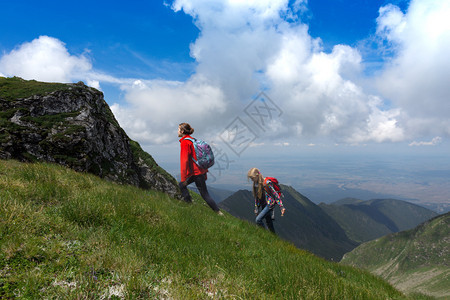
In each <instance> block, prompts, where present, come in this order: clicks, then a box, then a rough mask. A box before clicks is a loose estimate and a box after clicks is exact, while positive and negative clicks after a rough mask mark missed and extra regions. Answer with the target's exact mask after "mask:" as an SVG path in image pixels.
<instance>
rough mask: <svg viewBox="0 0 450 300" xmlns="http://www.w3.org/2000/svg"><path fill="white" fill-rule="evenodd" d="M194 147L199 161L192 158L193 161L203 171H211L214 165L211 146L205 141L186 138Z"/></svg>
mask: <svg viewBox="0 0 450 300" xmlns="http://www.w3.org/2000/svg"><path fill="white" fill-rule="evenodd" d="M186 140H189V141H191V142H192V144H193V145H194V150H195V155H196V156H197V160H195V159H194V157H192V160H193V161H194V162H195V163H196V164H197V165H198V166H199V167H200V168H202V169H206V170H207V169H209V168H211V167H212V166H213V165H214V153H213V151H212V149H211V146H210V145H208V143H206V142H205V141H202V140H197V139H194V138H186Z"/></svg>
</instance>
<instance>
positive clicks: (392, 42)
mask: <svg viewBox="0 0 450 300" xmlns="http://www.w3.org/2000/svg"><path fill="white" fill-rule="evenodd" d="M289 2H291V3H289ZM306 5H307V1H306V0H297V1H295V2H294V3H292V1H288V0H276V1H273V0H254V1H253V0H252V1H238V0H228V1H223V0H210V1H205V0H176V1H174V2H173V4H172V9H173V10H174V11H175V12H177V13H185V14H188V15H190V16H191V17H192V19H193V22H194V23H195V25H196V26H197V27H198V28H199V29H200V34H199V36H198V38H197V39H196V40H195V41H194V42H193V43H192V44H191V45H190V51H191V56H192V57H193V58H194V59H195V61H196V69H195V72H194V74H193V75H192V76H191V77H190V78H189V79H188V80H186V81H184V82H174V81H163V80H148V79H140V80H137V79H131V78H129V79H120V78H114V77H112V76H109V75H107V74H103V73H101V72H96V71H94V70H93V68H92V65H91V62H90V61H89V59H88V58H87V57H86V56H84V55H79V56H75V55H71V54H69V53H68V51H67V49H66V48H65V45H64V43H62V42H61V41H59V40H57V39H54V38H50V37H40V38H38V39H36V40H34V41H32V42H30V43H25V44H23V45H21V46H20V47H18V48H17V49H15V50H13V51H11V53H9V54H6V55H4V56H3V57H2V58H1V59H0V72H1V73H3V74H6V75H8V76H10V75H16V76H21V77H24V78H33V79H38V80H45V81H71V80H75V79H76V80H80V79H83V80H85V81H86V82H87V83H88V84H90V85H91V86H94V87H97V88H100V85H101V83H102V82H110V83H114V84H117V85H120V87H121V89H122V90H123V94H124V98H125V100H126V103H121V104H114V105H112V110H113V112H114V114H115V115H116V117H117V119H118V120H119V123H120V124H121V125H122V126H123V127H124V128H125V130H126V131H127V132H128V133H129V134H130V136H131V137H132V138H134V139H137V140H139V141H140V142H143V143H167V142H168V141H171V140H173V139H174V136H175V135H176V127H177V125H178V123H180V122H190V123H191V124H192V125H193V126H194V127H195V128H196V129H197V132H199V130H198V129H202V130H203V133H204V134H210V135H214V134H215V135H218V134H220V131H221V130H224V129H225V128H226V126H227V125H228V124H229V123H230V122H231V121H232V120H233V119H235V118H236V117H237V116H242V114H243V109H244V108H245V107H246V106H247V104H248V103H249V102H251V101H252V99H253V97H254V95H257V94H258V93H259V91H261V90H264V91H265V92H266V93H267V94H268V95H269V96H270V98H271V99H272V100H273V101H274V102H275V103H276V104H277V106H279V108H280V109H281V110H282V111H283V114H282V116H281V117H280V118H279V119H277V120H274V121H273V122H271V123H270V126H267V128H265V132H264V135H260V136H259V138H261V139H263V137H267V138H276V139H278V140H275V141H274V143H287V144H286V145H288V144H289V145H295V144H296V142H297V141H299V140H302V139H304V138H309V137H313V138H314V137H318V138H324V137H325V138H332V139H334V140H335V141H336V142H339V143H342V142H347V143H352V144H354V143H366V142H385V141H392V142H398V141H404V140H406V139H409V140H413V139H416V138H419V136H429V135H430V134H432V136H435V135H442V136H444V135H450V120H449V119H448V115H449V113H450V106H449V105H450V102H449V101H448V95H450V87H449V86H448V84H447V81H448V79H447V78H449V75H450V74H449V73H450V56H448V53H449V52H450V21H449V20H450V19H449V18H448V17H447V16H448V15H449V14H450V3H449V2H448V1H446V0H435V1H424V0H412V1H411V4H410V7H409V8H408V10H407V11H406V12H402V11H401V10H400V9H399V8H398V7H397V6H394V5H387V6H384V7H382V8H380V15H379V17H378V19H377V20H376V21H377V24H378V26H377V31H376V36H377V37H378V38H379V40H380V41H381V43H380V45H384V47H385V48H384V49H383V50H386V51H385V53H389V54H390V56H389V57H388V59H387V61H386V65H385V67H384V68H383V69H382V72H380V73H379V74H377V75H376V76H372V77H369V78H366V79H368V80H365V81H362V80H361V78H362V77H364V75H363V71H364V68H363V65H364V57H363V56H362V54H361V53H360V52H359V51H358V49H356V48H353V47H350V46H347V45H336V46H335V47H334V48H333V49H332V51H331V52H325V51H324V50H323V48H322V46H321V45H322V43H321V40H320V38H312V37H311V36H310V35H309V29H308V26H307V24H306V23H305V22H303V21H302V20H301V14H297V12H299V11H303V10H305V8H306V7H307V6H306ZM361 82H375V83H376V84H375V88H374V87H373V86H370V92H368V91H369V89H368V86H364V85H362V83H361ZM257 143H258V144H264V141H263V140H261V141H257Z"/></svg>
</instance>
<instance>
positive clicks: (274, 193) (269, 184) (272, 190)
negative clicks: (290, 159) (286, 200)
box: [267, 180, 286, 216]
mask: <svg viewBox="0 0 450 300" xmlns="http://www.w3.org/2000/svg"><path fill="white" fill-rule="evenodd" d="M267 187H268V188H269V191H270V195H271V196H272V197H273V199H274V200H275V202H276V203H277V204H278V206H279V207H280V209H281V216H283V215H284V212H285V211H286V208H284V206H283V200H281V197H280V195H279V194H278V192H277V191H275V188H274V187H273V184H272V181H270V180H268V181H267Z"/></svg>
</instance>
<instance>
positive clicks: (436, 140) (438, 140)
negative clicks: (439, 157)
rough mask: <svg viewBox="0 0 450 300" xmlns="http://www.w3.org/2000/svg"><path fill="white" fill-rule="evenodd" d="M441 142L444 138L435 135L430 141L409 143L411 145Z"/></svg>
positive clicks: (430, 144) (432, 144)
mask: <svg viewBox="0 0 450 300" xmlns="http://www.w3.org/2000/svg"><path fill="white" fill-rule="evenodd" d="M440 143H442V138H441V137H440V136H437V137H434V138H433V139H432V140H431V141H429V142H423V141H422V142H416V141H414V142H412V143H410V144H409V146H436V145H439V144H440Z"/></svg>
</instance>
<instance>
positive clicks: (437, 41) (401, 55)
mask: <svg viewBox="0 0 450 300" xmlns="http://www.w3.org/2000/svg"><path fill="white" fill-rule="evenodd" d="M449 15H450V2H449V1H447V0H435V1H424V0H413V1H411V3H410V6H409V8H408V11H407V13H405V14H403V13H402V12H401V11H400V10H399V9H398V7H396V6H393V5H388V6H385V7H382V8H381V9H380V17H379V18H378V19H377V21H378V31H377V32H378V34H379V35H380V36H381V37H382V38H383V39H384V41H387V42H388V44H389V45H392V48H391V51H393V52H394V57H393V58H392V60H391V61H390V62H389V63H388V64H387V65H386V67H385V69H384V72H383V73H382V75H381V76H380V77H379V78H378V79H377V83H378V88H379V91H380V95H381V96H384V97H386V98H387V99H390V100H391V101H392V103H393V105H395V106H397V107H399V108H401V110H402V116H401V122H402V126H403V127H404V128H405V130H406V131H407V132H409V133H410V134H411V135H413V134H416V135H429V134H445V135H449V134H450V119H449V118H448V116H449V115H450V102H449V101H448V99H449V95H450V86H449V84H448V78H450V56H449V55H448V54H449V53H450V18H449V17H448V16H449Z"/></svg>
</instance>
